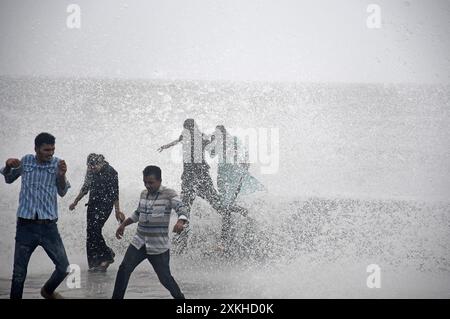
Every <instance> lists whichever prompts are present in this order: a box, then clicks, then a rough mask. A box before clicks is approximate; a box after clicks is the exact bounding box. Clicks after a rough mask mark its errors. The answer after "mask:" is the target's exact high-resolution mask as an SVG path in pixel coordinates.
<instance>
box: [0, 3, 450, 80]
mask: <svg viewBox="0 0 450 319" xmlns="http://www.w3.org/2000/svg"><path fill="white" fill-rule="evenodd" d="M71 3H76V4H78V5H79V6H80V8H81V28H80V29H70V28H68V27H67V25H66V20H67V17H68V16H69V14H70V13H67V12H66V9H67V6H68V5H69V4H71ZM371 3H376V4H378V5H379V6H380V8H381V28H379V29H369V28H368V27H367V25H366V20H367V17H368V16H369V15H370V14H371V13H368V12H367V11H366V10H367V7H368V5H369V4H371ZM0 6H1V8H0V43H1V51H0V75H14V76H18V75H34V76H42V75H44V76H67V77H72V76H81V77H84V76H89V77H113V78H148V79H155V78H157V79H209V80H239V81H242V80H264V81H265V80H269V81H301V82H420V83H446V84H448V83H450V55H449V48H450V37H449V31H450V1H448V0H435V1H430V0H410V1H400V0H387V1H375V0H371V1H362V0H359V1H358V0H345V1H336V0H321V1H299V0H297V1H295V0H276V1H275V0H272V1H271V0H259V1H256V0H246V1H243V0H226V1H225V0H221V1H219V0H189V1H187V0H164V1H163V0H161V1H149V0H146V1H137V0H133V1H131V0H129V1H121V0H115V1H113V0H107V1H106V0H105V1H93V0H89V1H81V0H71V1H64V0H54V1H51V0H40V1H37V0H29V1H19V0H7V1H5V0H2V1H1V2H0Z"/></svg>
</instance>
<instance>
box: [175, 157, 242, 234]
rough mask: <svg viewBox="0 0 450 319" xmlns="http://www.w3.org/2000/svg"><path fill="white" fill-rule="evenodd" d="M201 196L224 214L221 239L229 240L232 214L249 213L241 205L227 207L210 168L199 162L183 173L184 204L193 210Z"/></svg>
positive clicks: (182, 194)
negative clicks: (210, 173)
mask: <svg viewBox="0 0 450 319" xmlns="http://www.w3.org/2000/svg"><path fill="white" fill-rule="evenodd" d="M197 196H200V197H201V198H203V199H204V200H206V201H208V202H209V204H210V205H211V206H212V207H213V208H214V209H215V210H216V211H217V212H218V213H219V215H221V216H222V232H221V239H222V240H223V241H225V242H229V241H230V238H231V228H232V225H231V221H232V219H231V214H232V213H237V214H241V215H243V216H246V215H247V210H246V209H245V208H242V207H240V206H235V205H230V206H228V207H225V206H224V205H223V203H222V200H221V197H220V195H219V193H218V192H217V190H216V189H215V188H214V184H213V181H212V179H211V176H210V175H209V171H208V169H206V168H204V167H203V166H201V164H198V166H195V164H192V166H190V167H189V168H187V169H186V168H185V169H184V171H183V174H182V175H181V197H182V200H183V203H184V205H185V206H186V208H187V209H188V211H190V210H191V207H192V204H193V202H194V200H195V197H197Z"/></svg>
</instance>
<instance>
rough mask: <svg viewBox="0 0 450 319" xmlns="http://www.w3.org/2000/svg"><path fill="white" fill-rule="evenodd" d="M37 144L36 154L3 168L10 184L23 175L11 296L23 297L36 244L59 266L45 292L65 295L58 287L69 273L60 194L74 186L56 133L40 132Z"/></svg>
mask: <svg viewBox="0 0 450 319" xmlns="http://www.w3.org/2000/svg"><path fill="white" fill-rule="evenodd" d="M34 145H35V148H34V149H35V152H36V154H35V155H31V154H30V155H25V156H24V157H22V159H21V160H19V159H17V158H10V159H8V160H7V161H6V165H5V167H3V168H2V169H1V171H0V172H1V174H3V175H4V177H5V181H6V183H8V184H11V183H13V182H14V181H15V180H16V179H17V178H19V177H22V185H21V189H20V195H19V207H18V209H17V228H16V244H15V250H14V270H13V276H12V283H11V294H10V297H11V299H21V298H22V293H23V287H24V283H25V278H26V275H27V268H28V262H29V260H30V257H31V255H32V253H33V252H34V250H35V249H36V247H37V246H41V247H42V248H44V250H45V252H46V253H47V255H48V256H49V257H50V259H51V260H52V262H53V263H54V264H55V267H56V268H55V271H54V272H53V274H52V275H51V277H50V279H49V280H48V281H47V282H46V283H45V285H44V286H43V287H42V288H41V295H42V297H44V298H46V299H60V298H62V296H61V295H60V294H58V293H56V292H55V289H56V288H57V287H58V286H59V284H61V282H62V281H63V280H64V278H65V277H66V276H67V274H68V267H69V261H68V259H67V255H66V251H65V249H64V245H63V242H62V240H61V237H60V235H59V232H58V227H57V220H58V207H57V195H59V196H61V197H63V196H64V195H65V194H66V193H67V190H68V189H69V187H70V184H69V182H68V181H67V179H66V171H67V166H66V163H65V162H64V160H60V159H58V158H57V157H54V156H53V154H54V153H55V137H54V136H53V135H51V134H48V133H40V134H39V135H38V136H36V138H35V140H34Z"/></svg>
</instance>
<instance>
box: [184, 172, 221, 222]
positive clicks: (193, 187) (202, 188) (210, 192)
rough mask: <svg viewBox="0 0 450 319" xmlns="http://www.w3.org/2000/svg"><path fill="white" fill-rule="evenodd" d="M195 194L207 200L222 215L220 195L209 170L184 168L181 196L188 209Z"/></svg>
mask: <svg viewBox="0 0 450 319" xmlns="http://www.w3.org/2000/svg"><path fill="white" fill-rule="evenodd" d="M197 196H200V197H201V198H203V199H204V200H206V201H208V202H209V204H210V205H211V206H212V207H213V208H214V209H215V210H216V211H217V212H218V213H219V214H220V215H223V207H222V204H221V200H220V196H219V194H218V193H217V191H216V189H215V188H214V184H213V181H212V179H211V176H210V175H209V172H208V171H207V170H206V169H185V170H184V171H183V174H182V175H181V197H182V200H183V203H184V205H185V206H186V208H187V209H188V210H189V211H190V210H191V207H192V203H193V202H194V200H195V197H197Z"/></svg>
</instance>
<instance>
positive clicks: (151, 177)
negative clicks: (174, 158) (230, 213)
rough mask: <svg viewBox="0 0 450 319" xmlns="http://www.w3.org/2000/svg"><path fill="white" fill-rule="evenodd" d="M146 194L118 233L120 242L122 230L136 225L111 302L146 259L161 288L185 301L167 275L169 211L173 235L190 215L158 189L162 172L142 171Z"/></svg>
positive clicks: (165, 190) (169, 192)
mask: <svg viewBox="0 0 450 319" xmlns="http://www.w3.org/2000/svg"><path fill="white" fill-rule="evenodd" d="M143 180H144V185H145V188H146V189H145V190H144V191H142V193H141V197H140V201H139V205H138V208H137V210H136V211H135V212H134V213H133V215H131V217H129V218H127V219H126V220H125V221H124V222H123V223H122V224H121V225H120V226H119V228H118V229H117V232H116V237H117V238H118V239H121V238H122V236H123V233H124V230H125V227H127V226H128V225H130V224H132V223H136V222H138V227H137V233H136V235H135V236H134V239H133V241H132V242H131V245H130V246H129V247H128V250H127V252H126V253H125V257H124V258H123V261H122V263H121V265H120V267H119V271H118V272H117V277H116V282H115V285H114V292H113V296H112V298H113V299H122V298H123V297H124V295H125V291H126V289H127V286H128V281H129V279H130V276H131V273H132V272H133V271H134V269H135V268H136V267H137V266H138V265H139V264H140V263H141V262H142V261H143V260H144V259H147V260H148V261H149V262H150V263H151V265H152V266H153V269H154V270H155V272H156V274H157V276H158V279H159V281H160V282H161V284H162V285H163V286H164V287H165V288H166V289H167V290H169V292H170V294H171V295H172V297H173V298H176V299H184V295H183V293H182V292H181V290H180V288H179V287H178V284H177V283H176V281H175V279H174V278H173V277H172V275H171V273H170V266H169V261H170V247H169V246H170V242H169V222H170V213H171V211H172V209H174V210H175V212H176V213H177V215H178V221H177V223H176V224H175V226H174V228H173V231H174V232H176V233H178V234H179V233H181V232H182V231H183V229H184V227H185V226H186V225H187V222H188V217H189V213H188V211H187V210H186V208H185V206H184V205H183V202H182V201H181V199H180V198H179V197H178V196H177V193H176V192H175V191H174V190H172V189H170V188H166V187H164V186H162V185H161V181H162V179H161V169H160V168H159V167H158V166H147V167H146V168H145V169H144V171H143Z"/></svg>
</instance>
